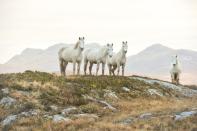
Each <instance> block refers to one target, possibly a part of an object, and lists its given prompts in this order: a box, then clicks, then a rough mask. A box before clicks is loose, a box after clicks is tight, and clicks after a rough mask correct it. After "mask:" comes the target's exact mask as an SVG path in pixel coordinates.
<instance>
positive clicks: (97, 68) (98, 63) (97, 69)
mask: <svg viewBox="0 0 197 131" xmlns="http://www.w3.org/2000/svg"><path fill="white" fill-rule="evenodd" d="M99 66H100V62H97V67H96V76H97V75H98V71H99Z"/></svg>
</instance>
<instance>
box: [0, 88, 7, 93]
mask: <svg viewBox="0 0 197 131" xmlns="http://www.w3.org/2000/svg"><path fill="white" fill-rule="evenodd" d="M1 91H2V92H3V94H9V89H8V88H4V89H1Z"/></svg>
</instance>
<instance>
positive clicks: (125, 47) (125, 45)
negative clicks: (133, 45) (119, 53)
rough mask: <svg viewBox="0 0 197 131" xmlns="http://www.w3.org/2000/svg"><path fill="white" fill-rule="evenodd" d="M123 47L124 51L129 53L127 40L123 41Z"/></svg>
mask: <svg viewBox="0 0 197 131" xmlns="http://www.w3.org/2000/svg"><path fill="white" fill-rule="evenodd" d="M122 49H123V52H124V53H125V54H126V53H127V50H128V45H127V41H125V42H124V41H123V42H122Z"/></svg>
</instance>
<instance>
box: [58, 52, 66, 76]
mask: <svg viewBox="0 0 197 131" xmlns="http://www.w3.org/2000/svg"><path fill="white" fill-rule="evenodd" d="M64 49H65V48H61V49H60V50H59V52H58V56H59V66H60V73H61V75H62V74H63V73H64V71H65V70H64V59H63V58H62V52H63V51H64Z"/></svg>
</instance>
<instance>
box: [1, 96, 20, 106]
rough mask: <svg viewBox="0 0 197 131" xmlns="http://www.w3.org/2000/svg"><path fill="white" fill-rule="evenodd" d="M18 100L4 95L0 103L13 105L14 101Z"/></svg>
mask: <svg viewBox="0 0 197 131" xmlns="http://www.w3.org/2000/svg"><path fill="white" fill-rule="evenodd" d="M15 102H16V100H15V99H13V98H11V97H9V96H8V97H3V98H2V99H1V101H0V105H3V106H11V105H13V104H14V103H15Z"/></svg>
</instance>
